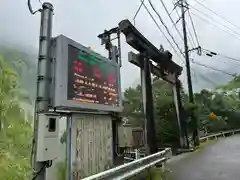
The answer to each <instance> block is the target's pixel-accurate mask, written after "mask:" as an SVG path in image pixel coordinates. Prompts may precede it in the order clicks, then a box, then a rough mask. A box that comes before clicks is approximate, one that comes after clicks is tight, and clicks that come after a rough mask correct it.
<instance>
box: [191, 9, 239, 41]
mask: <svg viewBox="0 0 240 180" xmlns="http://www.w3.org/2000/svg"><path fill="white" fill-rule="evenodd" d="M191 14H192V15H194V16H195V17H197V18H199V19H201V20H202V21H204V22H206V23H208V24H210V25H212V26H214V27H216V28H218V29H219V30H221V31H223V32H225V33H227V34H229V35H230V36H232V37H234V38H237V39H238V40H240V38H239V37H237V36H236V35H234V34H231V33H229V32H228V31H226V30H225V29H221V28H219V27H218V26H216V25H215V24H212V23H211V22H210V21H208V20H207V19H205V18H203V17H200V16H198V15H196V14H195V13H193V12H191Z"/></svg>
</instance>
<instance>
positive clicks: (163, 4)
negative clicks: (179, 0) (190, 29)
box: [160, 0, 184, 41]
mask: <svg viewBox="0 0 240 180" xmlns="http://www.w3.org/2000/svg"><path fill="white" fill-rule="evenodd" d="M160 2H161V4H162V6H163V8H164V10H165V12H166V13H167V15H168V17H169V18H170V20H171V22H172V24H173V26H174V28H175V29H176V31H177V33H178V35H179V36H180V38H181V39H182V41H184V39H183V36H182V34H181V33H180V31H179V30H178V28H177V26H176V24H175V23H174V21H173V19H172V17H171V15H170V13H169V11H168V9H167V7H166V5H165V3H164V2H163V0H160Z"/></svg>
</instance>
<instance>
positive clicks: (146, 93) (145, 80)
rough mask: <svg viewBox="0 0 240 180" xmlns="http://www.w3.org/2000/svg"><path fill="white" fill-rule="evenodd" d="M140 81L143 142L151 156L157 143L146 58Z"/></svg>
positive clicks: (155, 149) (148, 63) (150, 82)
mask: <svg viewBox="0 0 240 180" xmlns="http://www.w3.org/2000/svg"><path fill="white" fill-rule="evenodd" d="M141 81H142V100H143V111H144V116H145V140H146V144H147V152H148V153H150V154H153V153H156V152H157V151H158V149H157V145H156V144H157V143H156V130H155V122H154V110H153V108H154V107H153V95H152V80H151V72H150V61H149V59H148V58H144V60H143V69H141Z"/></svg>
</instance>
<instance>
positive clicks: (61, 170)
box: [56, 160, 66, 180]
mask: <svg viewBox="0 0 240 180" xmlns="http://www.w3.org/2000/svg"><path fill="white" fill-rule="evenodd" d="M56 177H57V179H58V180H65V179H66V160H65V161H63V162H58V163H57V165H56Z"/></svg>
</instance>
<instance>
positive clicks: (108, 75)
mask: <svg viewBox="0 0 240 180" xmlns="http://www.w3.org/2000/svg"><path fill="white" fill-rule="evenodd" d="M117 68H118V67H117V66H114V65H113V64H112V63H108V62H107V61H106V60H102V59H100V58H99V57H96V56H93V55H92V54H90V53H89V52H86V51H84V50H81V49H78V48H76V47H74V46H72V45H68V87H67V99H68V100H72V101H75V102H85V103H94V104H101V105H108V106H114V107H116V106H120V98H119V95H118V94H119V92H118V89H119V87H118V86H119V84H118V79H117Z"/></svg>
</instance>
